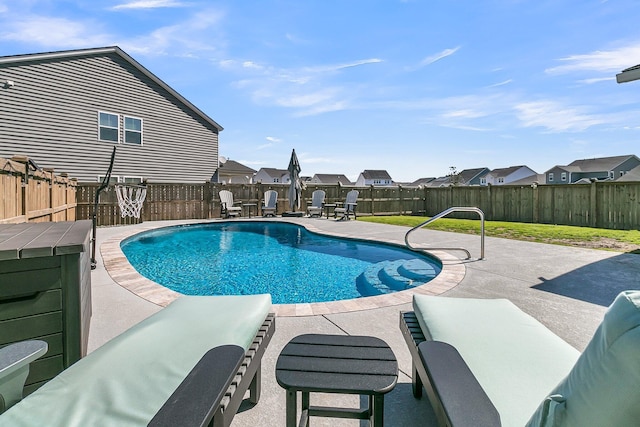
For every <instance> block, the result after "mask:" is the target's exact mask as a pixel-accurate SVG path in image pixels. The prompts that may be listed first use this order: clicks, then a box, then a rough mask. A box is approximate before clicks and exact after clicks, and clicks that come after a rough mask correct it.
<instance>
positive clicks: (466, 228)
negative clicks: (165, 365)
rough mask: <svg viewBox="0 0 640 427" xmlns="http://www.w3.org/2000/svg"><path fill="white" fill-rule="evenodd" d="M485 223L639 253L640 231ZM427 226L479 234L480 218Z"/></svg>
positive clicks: (511, 233)
mask: <svg viewBox="0 0 640 427" xmlns="http://www.w3.org/2000/svg"><path fill="white" fill-rule="evenodd" d="M427 219H428V217H424V216H369V217H359V218H358V221H368V222H377V223H381V224H392V225H403V226H408V227H414V226H416V225H418V224H420V223H422V222H424V221H426V220H427ZM484 226H485V234H486V235H487V236H493V237H502V238H506V239H515V240H527V241H530V242H540V243H552V244H558V245H566V246H579V247H585V248H595V249H606V250H614V251H620V252H632V253H638V254H640V231H638V230H630V231H626V230H607V229H603V228H591V227H573V226H568V225H551V224H527V223H521V222H501V221H485V224H484ZM425 228H428V229H431V230H440V231H451V232H454V233H466V234H480V221H479V220H471V219H452V218H441V219H439V220H437V221H434V222H433V223H431V224H429V225H427V226H426V227H425Z"/></svg>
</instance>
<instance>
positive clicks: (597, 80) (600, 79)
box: [578, 77, 616, 85]
mask: <svg viewBox="0 0 640 427" xmlns="http://www.w3.org/2000/svg"><path fill="white" fill-rule="evenodd" d="M615 80H616V78H615V77H595V78H591V79H582V80H578V83H583V84H586V85H592V84H594V83H600V82H609V81H615Z"/></svg>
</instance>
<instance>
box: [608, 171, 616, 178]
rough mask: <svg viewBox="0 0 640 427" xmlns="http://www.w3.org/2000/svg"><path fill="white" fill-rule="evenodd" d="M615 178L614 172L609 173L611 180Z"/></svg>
mask: <svg viewBox="0 0 640 427" xmlns="http://www.w3.org/2000/svg"><path fill="white" fill-rule="evenodd" d="M614 177H615V175H614V174H613V171H609V178H611V179H613V178H614Z"/></svg>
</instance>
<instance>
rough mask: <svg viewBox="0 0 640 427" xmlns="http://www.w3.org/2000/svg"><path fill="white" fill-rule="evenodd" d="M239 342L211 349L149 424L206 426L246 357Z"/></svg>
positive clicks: (158, 426) (168, 426)
mask: <svg viewBox="0 0 640 427" xmlns="http://www.w3.org/2000/svg"><path fill="white" fill-rule="evenodd" d="M244 356H245V351H244V349H243V348H242V347H240V346H237V345H223V346H219V347H215V348H213V349H211V350H209V351H208V352H207V353H206V354H205V355H204V356H203V357H202V359H200V361H199V362H198V363H197V364H196V366H195V367H194V368H193V369H192V370H191V372H189V374H188V375H187V377H186V378H185V379H184V380H183V381H182V383H181V384H180V385H179V386H178V388H177V389H176V390H175V391H174V392H173V394H172V395H171V397H169V399H168V400H167V401H166V402H165V404H164V405H163V406H162V408H160V410H159V411H158V413H157V414H156V415H155V416H154V417H153V419H152V420H151V422H150V423H149V424H148V425H149V427H165V426H166V427H172V426H184V427H192V426H193V427H206V426H208V425H209V423H210V422H211V420H212V419H213V416H214V415H215V414H216V412H217V411H218V410H219V407H220V403H221V402H222V399H223V398H224V396H225V393H226V392H227V389H228V388H229V385H231V382H232V381H233V379H234V377H235V376H236V374H237V372H238V369H239V368H240V365H242V362H243V360H244Z"/></svg>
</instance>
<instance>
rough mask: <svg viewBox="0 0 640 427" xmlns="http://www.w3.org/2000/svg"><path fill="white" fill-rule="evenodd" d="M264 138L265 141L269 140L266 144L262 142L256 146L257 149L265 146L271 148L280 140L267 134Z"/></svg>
mask: <svg viewBox="0 0 640 427" xmlns="http://www.w3.org/2000/svg"><path fill="white" fill-rule="evenodd" d="M265 139H266V140H267V141H269V142H268V143H266V144H262V145H258V146H257V147H256V149H257V150H264V149H265V148H271V147H273V146H275V145H276V144H279V143H281V142H282V140H281V139H280V138H276V137H275V136H267V137H265Z"/></svg>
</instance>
